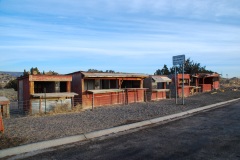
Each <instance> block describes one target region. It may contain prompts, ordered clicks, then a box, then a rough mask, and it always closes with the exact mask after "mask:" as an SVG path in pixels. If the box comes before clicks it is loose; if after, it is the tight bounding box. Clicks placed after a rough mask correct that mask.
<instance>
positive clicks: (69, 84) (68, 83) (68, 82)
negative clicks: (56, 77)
mask: <svg viewBox="0 0 240 160" xmlns="http://www.w3.org/2000/svg"><path fill="white" fill-rule="evenodd" d="M66 87H67V88H66V91H67V92H71V82H70V81H67V85H66Z"/></svg>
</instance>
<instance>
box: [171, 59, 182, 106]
mask: <svg viewBox="0 0 240 160" xmlns="http://www.w3.org/2000/svg"><path fill="white" fill-rule="evenodd" d="M184 63H185V55H178V56H173V65H174V66H175V86H176V104H177V90H178V88H177V87H178V86H177V75H176V65H182V104H183V105H184Z"/></svg>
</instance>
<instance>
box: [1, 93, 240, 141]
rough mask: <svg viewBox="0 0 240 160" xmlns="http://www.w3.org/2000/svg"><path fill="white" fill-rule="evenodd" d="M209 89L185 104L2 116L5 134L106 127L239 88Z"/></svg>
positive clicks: (34, 136)
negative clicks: (225, 89)
mask: <svg viewBox="0 0 240 160" xmlns="http://www.w3.org/2000/svg"><path fill="white" fill-rule="evenodd" d="M213 92H216V91H213ZM213 92H208V93H199V94H197V95H194V96H191V97H188V98H185V105H175V99H166V100H161V101H155V102H147V103H133V104H129V105H119V106H106V107H98V108H95V109H94V110H93V111H91V110H85V111H82V112H78V113H67V114H59V115H51V116H42V117H36V116H28V117H20V118H10V119H4V126H5V135H6V136H7V137H18V138H20V139H24V142H20V145H22V144H28V143H32V142H38V141H44V140H50V139H55V138H60V137H65V136H71V135H77V134H81V133H86V132H91V131H96V130H100V129H106V128H110V127H114V126H119V125H123V124H126V123H133V122H136V121H142V120H147V119H152V118H156V117H161V116H165V115H169V114H174V113H179V112H182V111H186V110H190V109H194V108H198V107H202V106H205V105H209V104H214V103H217V102H222V101H226V100H230V99H235V98H240V91H231V90H229V91H225V92H221V91H217V93H215V94H212V93H213ZM179 103H181V99H179ZM18 145H19V144H18Z"/></svg>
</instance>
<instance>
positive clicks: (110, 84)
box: [101, 79, 118, 89]
mask: <svg viewBox="0 0 240 160" xmlns="http://www.w3.org/2000/svg"><path fill="white" fill-rule="evenodd" d="M101 82H102V86H101V89H117V88H118V84H117V82H118V81H117V80H105V79H103V80H101Z"/></svg>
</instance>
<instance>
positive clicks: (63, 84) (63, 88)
mask: <svg viewBox="0 0 240 160" xmlns="http://www.w3.org/2000/svg"><path fill="white" fill-rule="evenodd" d="M60 92H67V82H60Z"/></svg>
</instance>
